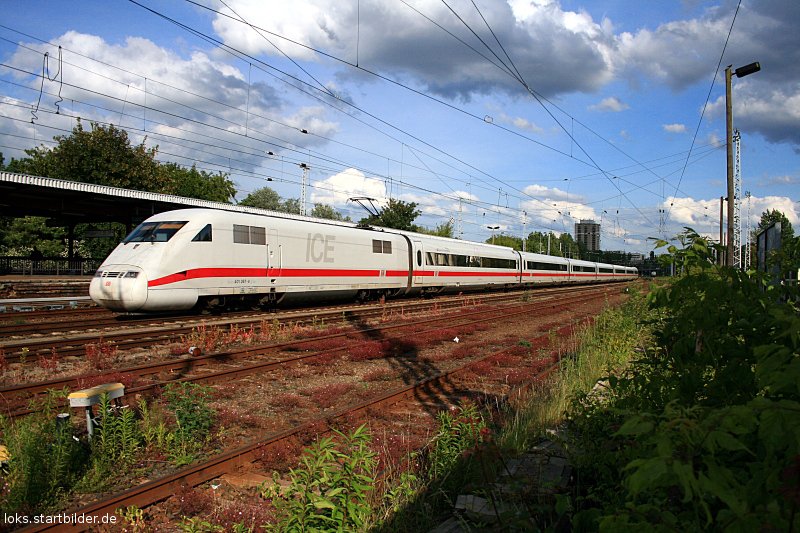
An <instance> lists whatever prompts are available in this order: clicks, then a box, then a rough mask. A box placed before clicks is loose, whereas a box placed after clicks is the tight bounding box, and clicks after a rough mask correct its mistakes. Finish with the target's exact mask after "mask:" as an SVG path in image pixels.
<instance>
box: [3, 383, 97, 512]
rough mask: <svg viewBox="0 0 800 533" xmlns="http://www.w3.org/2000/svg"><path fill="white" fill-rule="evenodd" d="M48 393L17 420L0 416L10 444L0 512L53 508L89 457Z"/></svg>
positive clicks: (4, 473)
mask: <svg viewBox="0 0 800 533" xmlns="http://www.w3.org/2000/svg"><path fill="white" fill-rule="evenodd" d="M60 396H63V394H62V393H61V392H59V393H54V394H50V395H48V396H47V397H46V398H45V399H44V400H43V401H42V402H41V405H37V406H34V407H33V410H34V413H33V414H31V415H29V416H26V417H24V418H21V419H19V420H16V421H13V422H12V421H11V420H9V419H7V418H4V417H2V416H0V429H2V432H3V441H4V443H5V445H6V447H7V448H8V453H9V457H10V458H9V461H8V468H7V471H5V472H3V473H2V475H1V476H0V477H2V482H3V484H4V487H3V490H2V492H0V494H2V496H1V498H2V500H1V501H0V506H1V507H2V510H3V512H7V513H24V514H33V513H43V512H47V511H49V510H53V509H55V508H56V507H57V505H58V504H59V503H60V502H61V500H62V498H63V497H64V496H65V494H66V493H67V492H68V491H69V490H70V489H71V488H72V486H73V485H74V483H75V482H76V481H77V479H78V477H79V476H80V475H81V473H82V471H83V470H84V468H85V466H86V463H87V452H86V449H85V448H84V447H83V446H82V445H81V444H80V443H79V442H78V441H76V440H75V439H73V437H72V426H71V425H70V424H69V423H61V424H60V423H57V422H56V408H55V406H56V401H57V398H58V397H60Z"/></svg>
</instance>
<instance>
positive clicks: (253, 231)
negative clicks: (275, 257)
mask: <svg viewBox="0 0 800 533" xmlns="http://www.w3.org/2000/svg"><path fill="white" fill-rule="evenodd" d="M250 244H262V245H263V244H267V232H266V230H265V229H264V228H262V227H259V226H250Z"/></svg>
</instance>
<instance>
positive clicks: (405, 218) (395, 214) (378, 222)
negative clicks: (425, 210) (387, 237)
mask: <svg viewBox="0 0 800 533" xmlns="http://www.w3.org/2000/svg"><path fill="white" fill-rule="evenodd" d="M421 214H422V211H418V210H417V204H416V203H415V202H404V201H402V200H395V199H394V198H390V199H389V203H388V205H387V206H386V207H384V208H383V210H382V211H381V212H380V213H379V214H378V215H377V216H375V215H370V216H368V217H365V218H362V219H361V220H359V222H358V223H359V224H361V225H369V226H381V227H384V228H394V229H399V230H404V231H418V230H419V228H418V227H417V226H415V225H414V220H415V219H416V218H417V217H418V216H419V215H421Z"/></svg>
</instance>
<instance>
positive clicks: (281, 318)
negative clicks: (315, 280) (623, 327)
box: [0, 285, 596, 363]
mask: <svg viewBox="0 0 800 533" xmlns="http://www.w3.org/2000/svg"><path fill="white" fill-rule="evenodd" d="M592 287H596V286H593V285H588V286H582V287H550V288H547V289H543V290H536V291H533V292H528V293H526V292H524V291H514V292H510V293H495V294H481V295H479V296H478V295H476V296H472V295H465V296H448V297H441V298H436V299H433V300H403V301H396V302H391V303H387V304H382V305H337V306H330V307H325V308H318V309H312V310H308V309H299V310H290V311H281V312H261V313H253V312H248V313H237V314H230V315H226V316H224V317H219V318H208V317H197V316H186V315H181V316H177V317H169V316H167V317H157V318H154V317H143V318H141V319H133V320H123V321H119V320H117V319H113V318H111V319H109V320H108V321H107V322H105V321H98V320H91V319H90V320H83V319H80V320H78V321H76V322H72V324H59V323H54V322H52V321H51V322H47V323H43V324H42V323H40V324H36V325H33V326H32V327H31V326H25V327H26V328H30V331H36V335H35V336H22V337H19V336H17V337H13V338H9V337H5V338H3V336H2V335H0V350H2V351H3V352H4V356H5V359H6V362H7V363H14V362H19V361H20V360H21V359H24V360H26V361H30V362H34V363H35V361H36V360H37V358H38V356H46V357H49V356H52V355H53V354H54V353H56V354H57V355H58V356H59V357H82V356H84V355H85V352H86V346H87V345H89V344H100V343H103V342H105V343H113V344H114V345H115V346H116V347H117V349H118V350H128V349H132V348H137V347H146V346H152V345H155V344H166V343H170V342H175V341H177V340H180V337H181V336H182V335H183V336H188V335H190V334H191V333H192V332H193V330H195V329H196V328H198V327H201V326H203V327H216V328H222V329H223V330H226V329H230V328H231V327H237V328H251V327H252V328H256V330H257V331H260V330H261V328H263V327H264V326H269V325H271V324H272V323H273V322H274V321H278V322H286V321H293V322H294V323H297V324H302V323H306V322H309V321H328V322H329V321H331V320H345V321H348V320H359V319H362V318H368V317H369V315H373V316H374V315H376V314H377V315H380V314H384V313H392V312H395V313H405V312H416V311H418V310H419V309H421V308H428V307H431V306H434V305H435V306H439V307H440V308H442V309H445V308H451V307H458V306H462V305H464V302H470V301H476V300H480V301H483V302H486V303H492V302H497V301H503V300H513V299H518V298H519V297H520V295H522V294H529V296H530V298H533V299H536V298H543V297H548V296H549V295H552V294H567V293H570V292H572V291H586V290H591V289H592ZM106 323H107V324H110V326H109V327H105V328H104V327H103V326H104V324H106ZM10 327H11V326H10ZM87 327H89V328H91V330H90V331H86V328H87ZM64 329H66V330H67V331H69V332H70V333H68V334H59V331H63V330H64ZM2 331H3V329H2V328H0V333H2ZM6 331H9V330H6Z"/></svg>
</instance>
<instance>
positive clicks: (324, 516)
mask: <svg viewBox="0 0 800 533" xmlns="http://www.w3.org/2000/svg"><path fill="white" fill-rule="evenodd" d="M370 443H371V437H370V434H369V430H368V429H367V428H366V427H365V426H361V427H359V428H358V429H356V430H354V431H353V433H351V434H350V435H345V434H343V433H341V432H339V431H334V436H333V437H325V438H322V439H320V440H318V441H317V442H316V443H315V444H314V445H313V446H312V447H311V448H308V449H306V450H305V452H304V454H303V456H302V458H301V460H300V467H298V468H296V469H292V470H291V471H290V472H289V485H288V486H286V487H282V486H281V485H280V484H279V481H280V476H279V475H278V474H277V472H276V473H275V478H274V481H273V483H272V484H267V483H264V484H263V485H262V487H261V489H260V492H261V495H262V496H263V497H264V498H267V499H268V500H270V501H271V502H272V505H273V506H274V507H275V510H276V516H277V521H276V523H275V524H272V525H271V526H270V529H271V530H273V531H281V532H301V531H365V530H366V525H367V521H368V519H369V517H370V516H371V513H372V511H371V508H370V505H369V501H368V495H369V493H370V491H371V490H372V489H373V486H374V483H375V465H376V461H375V453H374V452H373V451H372V450H370V448H369V445H370Z"/></svg>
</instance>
